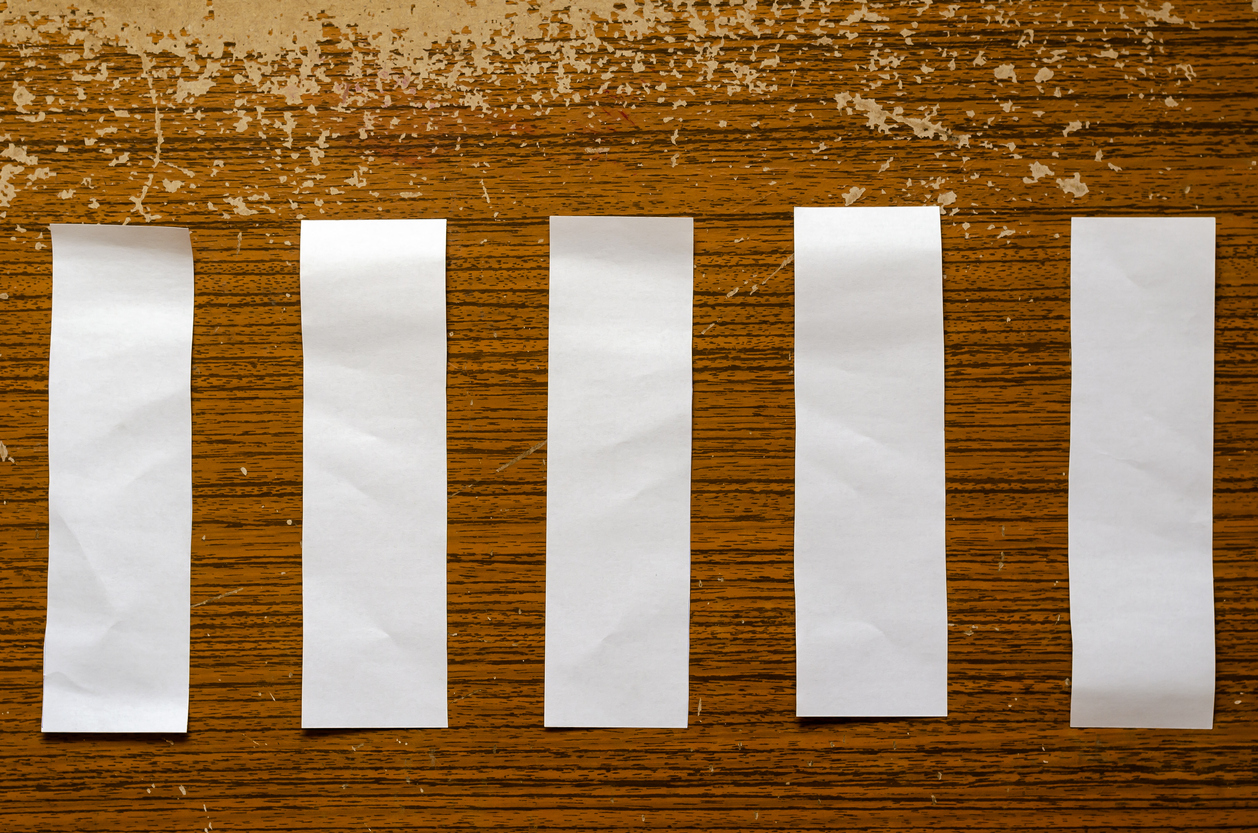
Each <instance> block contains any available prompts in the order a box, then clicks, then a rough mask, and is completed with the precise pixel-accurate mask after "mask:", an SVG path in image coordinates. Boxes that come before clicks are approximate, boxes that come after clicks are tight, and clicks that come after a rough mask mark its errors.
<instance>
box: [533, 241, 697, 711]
mask: <svg viewBox="0 0 1258 833" xmlns="http://www.w3.org/2000/svg"><path fill="white" fill-rule="evenodd" d="M693 240H694V224H693V221H692V220H690V219H689V218H677V217H551V218H550V365H549V411H548V415H547V449H546V452H547V468H546V705H545V724H546V725H547V726H631V727H665V728H684V727H685V726H686V721H687V713H688V710H689V708H688V699H689V683H690V679H689V673H690V672H689V659H690V634H689V620H690V587H689V584H690V428H691V423H690V411H691V356H690V349H691V321H692V314H691V308H692V304H693V293H694V276H693V265H692V264H693V249H694V243H693Z"/></svg>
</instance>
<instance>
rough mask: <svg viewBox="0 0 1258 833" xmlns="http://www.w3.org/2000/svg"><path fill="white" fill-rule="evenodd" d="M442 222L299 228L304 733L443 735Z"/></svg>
mask: <svg viewBox="0 0 1258 833" xmlns="http://www.w3.org/2000/svg"><path fill="white" fill-rule="evenodd" d="M445 232H446V224H445V220H314V221H311V220H304V221H302V224H301V325H302V344H303V351H304V356H305V382H304V385H305V411H304V448H303V460H304V484H303V491H302V510H303V511H302V518H303V519H302V594H303V596H302V604H303V616H302V618H303V628H304V631H303V637H304V651H303V665H302V686H301V724H302V726H303V727H304V728H308V729H314V728H349V727H379V728H386V727H388V728H407V727H433V726H445V725H446V393H445V385H446V329H445V324H446V314H445V302H446V295H445V262H446V261H445Z"/></svg>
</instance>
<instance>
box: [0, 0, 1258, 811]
mask: <svg viewBox="0 0 1258 833" xmlns="http://www.w3.org/2000/svg"><path fill="white" fill-rule="evenodd" d="M147 5H150V6H155V7H156V8H147V7H143V6H142V4H135V3H126V2H123V1H122V0H100V2H97V3H96V4H95V5H94V6H92V7H91V8H94V9H104V10H105V11H104V12H100V11H91V10H90V9H89V10H88V11H76V10H75V9H74V8H73V7H72V5H71V3H70V2H69V0H7V1H6V2H4V3H0V26H2V28H0V40H2V41H3V43H2V44H0V81H2V83H0V98H2V99H3V103H2V104H0V240H2V241H3V247H4V248H3V252H4V256H3V261H2V263H3V265H2V266H0V380H2V384H3V396H2V398H0V442H3V444H4V447H5V449H7V450H6V452H5V456H6V457H8V458H11V459H8V460H6V461H5V462H4V463H2V464H0V501H2V503H0V610H2V611H3V616H2V617H0V634H2V639H0V732H3V738H4V740H3V741H0V749H2V750H3V751H2V752H0V829H4V830H15V831H16V830H41V831H96V830H100V831H104V830H109V831H114V830H117V831H123V830H125V831H171V830H209V829H211V826H212V829H213V830H216V831H232V830H251V831H281V830H320V831H351V830H352V831H364V830H375V831H383V830H401V829H424V830H428V829H436V828H460V829H476V830H520V831H524V830H627V829H637V828H644V829H645V828H667V829H672V830H692V831H718V830H719V831H736V830H737V831H753V830H765V829H775V830H820V829H855V830H908V829H928V830H940V831H947V830H956V831H960V830H966V831H974V830H1025V829H1029V828H1043V829H1052V830H1063V831H1064V830H1085V829H1086V830H1098V829H1105V830H1130V829H1144V830H1183V829H1194V830H1205V829H1220V830H1221V829H1229V830H1238V829H1246V828H1248V829H1255V828H1258V775H1256V773H1255V747H1256V744H1258V709H1256V704H1258V690H1256V686H1258V566H1256V565H1255V555H1256V554H1258V553H1256V544H1258V541H1256V537H1258V501H1256V499H1255V491H1254V489H1255V478H1258V460H1255V458H1258V452H1256V451H1255V449H1256V448H1258V317H1256V316H1255V313H1258V238H1256V236H1255V232H1256V231H1258V210H1256V209H1255V194H1258V3H1253V4H1251V0H1203V2H1198V3H1187V2H1184V0H1176V2H1174V3H1170V2H1165V3H1159V2H1153V0H1150V2H1147V3H1144V2H1140V0H1134V2H1126V0H1116V1H1115V2H1114V3H1109V2H1105V3H1097V2H1095V0H1089V2H1086V3H1085V2H1075V0H1058V2H1048V0H1012V1H1006V2H996V1H995V0H993V2H989V3H986V4H979V3H945V2H933V3H932V2H931V0H915V1H913V2H908V1H906V2H900V3H890V2H884V3H877V2H872V3H868V4H864V3H856V2H827V0H777V2H765V0H761V1H760V2H756V0H747V2H745V3H743V2H716V1H715V0H714V2H712V3H706V2H692V1H691V0H642V2H627V3H616V2H613V0H576V2H573V3H557V2H553V1H552V0H532V2H530V3H517V2H514V1H513V0H481V2H479V3H478V4H477V5H476V6H464V5H463V4H462V0H454V2H453V4H452V5H451V4H448V3H447V4H442V5H439V4H438V3H437V2H436V0H427V2H419V3H409V2H401V3H399V2H385V3H376V4H369V3H366V2H358V1H357V0H326V2H324V3H322V4H315V3H312V2H305V1H304V0H288V1H287V2H285V3H283V4H279V3H266V2H254V3H247V2H242V0H212V2H211V1H210V0H206V2H201V0H177V1H176V0H170V1H169V2H166V3H163V4H147ZM132 6H135V7H136V8H130V7H132ZM844 204H855V205H922V204H932V205H938V206H940V207H941V211H942V212H943V236H944V315H945V320H944V326H945V332H946V335H945V338H946V370H945V373H946V381H947V394H946V413H947V417H946V419H947V426H946V434H947V466H948V589H949V595H948V605H949V622H950V631H949V644H950V663H949V668H950V674H949V678H950V682H949V712H950V713H949V716H948V717H947V718H938V719H911V720H909V719H887V720H868V719H859V720H858V719H829V720H799V719H797V718H795V716H794V682H793V681H794V643H793V626H794V618H793V595H792V583H791V582H792V571H791V560H792V550H791V540H792V539H791V524H792V500H793V497H792V474H793V460H792V448H793V415H792V395H793V392H792V384H791V364H792V304H793V296H792V280H793V272H792V267H791V258H790V255H791V249H792V238H791V235H792V230H791V210H792V208H793V207H794V206H806V205H844ZM564 213H567V214H577V213H633V214H638V213H641V214H668V215H689V216H693V217H694V218H695V310H694V316H695V317H694V321H695V330H694V468H693V500H692V507H693V508H692V519H693V526H692V529H693V532H692V540H693V556H692V558H693V561H692V573H693V577H692V585H691V599H692V602H691V630H690V638H691V684H690V688H691V712H690V714H691V720H690V723H691V725H690V727H689V728H688V729H686V730H620V729H586V730H546V729H543V728H541V715H542V660H543V575H544V532H545V527H544V523H543V516H544V509H545V493H544V485H545V480H544V472H545V469H544V462H545V448H544V447H542V448H539V447H538V444H539V443H540V442H541V441H542V440H543V439H544V438H545V433H546V421H545V420H546V414H545V401H546V399H545V396H546V301H547V296H546V286H547V245H546V237H547V218H548V216H549V215H552V214H564ZM1150 214H1157V215H1208V216H1213V217H1216V218H1217V221H1218V226H1217V229H1218V263H1217V276H1218V277H1217V298H1218V301H1217V327H1216V343H1217V368H1216V392H1217V393H1216V405H1215V419H1216V429H1215V438H1216V439H1215V460H1214V464H1215V525H1214V541H1215V577H1216V579H1215V582H1216V583H1215V589H1216V597H1217V598H1216V614H1217V649H1218V677H1217V696H1216V717H1215V728H1214V730H1213V731H1205V732H1201V731H1198V732H1193V731H1135V730H1118V729H1071V728H1070V727H1069V717H1068V716H1069V700H1070V680H1069V677H1070V673H1071V670H1070V669H1071V665H1070V645H1071V642H1070V615H1069V614H1070V611H1069V606H1068V583H1067V569H1066V567H1067V558H1066V556H1067V553H1066V486H1067V478H1066V465H1067V456H1068V446H1067V441H1068V431H1069V425H1068V417H1069V395H1070V364H1069V360H1070V351H1069V331H1068V321H1069V218H1070V217H1071V216H1077V215H1091V216H1098V215H1150ZM303 217H304V218H310V219H315V218H364V217H445V218H448V219H449V221H450V222H449V241H448V250H449V272H448V287H449V307H448V318H449V330H450V333H451V337H450V341H449V369H448V385H449V387H448V390H449V398H448V402H449V489H450V501H449V547H450V553H449V628H450V642H449V670H450V679H449V697H450V703H449V711H450V728H449V729H446V730H406V731H392V730H387V731H385V730H371V731H302V730H301V729H300V728H299V726H300V720H299V718H300V680H301V595H300V590H301V553H300V535H301V431H300V429H301V339H300V327H299V324H300V314H299V307H298V304H299V292H298V231H299V225H298V223H299V220H300V219H301V218H303ZM50 222H102V223H121V222H131V223H146V222H150V223H159V224H168V225H180V226H188V227H190V228H191V229H192V239H193V245H194V250H195V256H196V267H197V276H196V282H197V295H196V330H195V342H194V348H193V371H192V372H193V382H192V389H193V414H194V415H193V432H194V446H193V454H194V462H193V479H194V482H193V487H194V536H193V542H192V588H191V603H192V605H193V607H192V666H191V683H192V689H191V705H190V721H189V732H188V734H187V735H186V736H145V735H123V736H53V735H49V736H45V735H42V734H41V733H40V732H39V714H40V702H41V667H42V641H43V628H44V609H45V579H46V564H47V446H46V426H47V359H48V337H49V320H50V318H49V316H50V292H51V258H50V249H49V237H48V227H47V224H48V223H50ZM530 452H531V453H530ZM242 469H244V470H247V472H248V473H247V474H244V473H243V472H242ZM290 521H291V524H290Z"/></svg>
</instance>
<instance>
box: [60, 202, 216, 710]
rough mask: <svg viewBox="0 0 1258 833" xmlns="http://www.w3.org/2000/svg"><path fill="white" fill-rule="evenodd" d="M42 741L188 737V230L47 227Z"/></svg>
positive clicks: (190, 287)
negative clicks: (56, 735)
mask: <svg viewBox="0 0 1258 833" xmlns="http://www.w3.org/2000/svg"><path fill="white" fill-rule="evenodd" d="M52 258H53V260H52V342H51V345H50V351H49V367H48V627H47V633H46V635H45V638H44V711H43V731H45V732H186V731H187V730H188V651H189V624H190V619H191V606H190V601H189V586H190V565H191V543H192V399H191V362H192V311H193V271H192V244H191V240H190V237H189V234H188V230H187V229H182V228H155V227H151V226H149V227H143V228H141V227H137V226H89V225H82V226H80V225H53V226H52Z"/></svg>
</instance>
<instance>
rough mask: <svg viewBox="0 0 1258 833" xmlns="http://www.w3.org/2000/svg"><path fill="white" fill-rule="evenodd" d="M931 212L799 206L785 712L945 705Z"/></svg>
mask: <svg viewBox="0 0 1258 833" xmlns="http://www.w3.org/2000/svg"><path fill="white" fill-rule="evenodd" d="M942 257H943V256H942V245H941V241H940V231H939V210H938V209H937V208H933V207H924V208H916V207H914V208H797V209H795V601H796V614H795V615H796V663H797V665H796V678H797V690H796V713H797V714H798V715H800V716H810V717H820V716H844V717H846V716H850V717H873V716H909V717H914V716H939V715H945V714H947V682H948V679H947V675H948V625H947V577H946V562H945V539H944V486H945V482H944V430H943V428H944V422H943V417H944V383H943V263H942Z"/></svg>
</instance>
